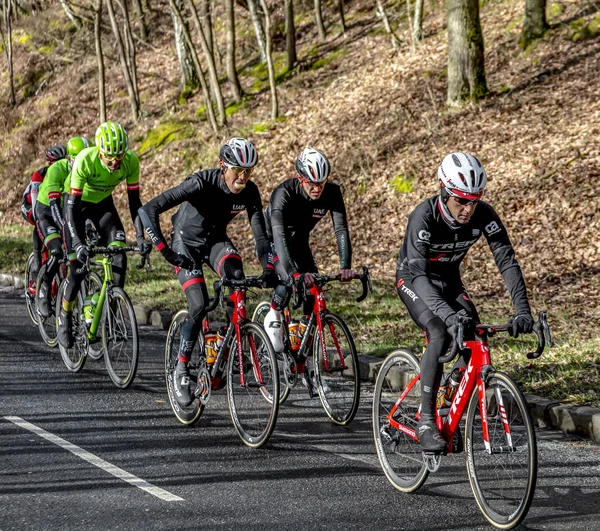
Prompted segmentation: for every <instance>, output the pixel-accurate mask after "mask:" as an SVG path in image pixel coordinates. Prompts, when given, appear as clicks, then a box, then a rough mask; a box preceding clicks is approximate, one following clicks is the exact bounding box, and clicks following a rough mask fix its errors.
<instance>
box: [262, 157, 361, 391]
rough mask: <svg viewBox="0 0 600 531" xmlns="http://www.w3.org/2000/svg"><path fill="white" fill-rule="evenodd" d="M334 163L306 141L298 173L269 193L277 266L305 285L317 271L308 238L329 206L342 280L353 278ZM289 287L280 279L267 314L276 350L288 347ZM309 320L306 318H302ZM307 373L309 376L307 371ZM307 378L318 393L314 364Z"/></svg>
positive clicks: (284, 277)
mask: <svg viewBox="0 0 600 531" xmlns="http://www.w3.org/2000/svg"><path fill="white" fill-rule="evenodd" d="M329 173H330V165H329V161H328V160H327V157H325V155H324V154H323V153H321V152H320V151H318V150H316V149H313V148H310V147H307V148H306V149H305V150H304V151H303V152H302V153H300V155H298V157H297V159H296V177H295V178H292V179H288V180H286V181H284V182H283V183H281V184H280V185H279V186H277V188H275V190H274V191H273V194H272V195H271V200H270V202H269V206H268V208H267V210H266V212H265V218H266V220H267V231H268V233H269V237H270V238H271V239H272V242H273V251H274V253H273V255H274V264H275V270H276V271H277V274H278V275H279V277H280V278H281V279H282V280H284V281H287V280H288V279H289V277H292V278H294V279H295V280H296V279H298V277H300V275H301V274H304V282H305V284H306V285H307V286H309V287H310V286H311V285H312V283H313V280H314V278H313V274H314V273H317V272H318V268H317V265H316V264H315V261H314V258H313V255H312V252H311V249H310V244H309V239H310V232H311V231H312V229H313V228H314V227H315V225H316V224H317V223H318V222H319V221H321V219H323V218H324V217H325V216H326V214H327V212H330V214H331V218H332V220H333V227H334V230H335V235H336V239H337V244H338V252H339V258H340V275H341V280H342V281H343V282H346V281H348V280H352V277H353V275H354V273H353V272H352V270H351V268H352V245H351V243H350V233H349V231H348V222H347V218H346V206H345V204H344V198H343V196H342V191H341V189H340V187H339V185H337V184H334V183H332V182H329V181H328V178H329ZM289 298H290V289H289V288H287V287H286V286H285V285H279V286H277V287H276V288H275V290H274V292H273V298H272V300H271V309H270V310H269V312H268V313H267V315H266V316H265V321H264V326H265V330H266V332H267V334H268V336H269V339H270V340H271V343H272V344H273V348H274V349H275V351H277V352H281V351H282V350H283V347H284V343H283V336H282V330H283V328H282V310H283V308H285V307H286V306H287V304H288V302H289ZM308 299H309V300H306V301H305V302H304V313H305V314H307V315H310V313H311V312H312V308H313V302H314V301H313V300H312V296H309V297H308ZM303 320H304V323H307V320H308V318H307V317H306V316H305V317H304V318H303ZM307 375H308V376H309V378H307V377H306V376H307ZM307 375H304V377H303V383H304V385H305V386H306V387H308V389H309V391H311V394H313V395H316V392H314V386H313V383H312V379H311V378H310V377H311V376H312V375H311V370H310V367H309V368H308V369H307Z"/></svg>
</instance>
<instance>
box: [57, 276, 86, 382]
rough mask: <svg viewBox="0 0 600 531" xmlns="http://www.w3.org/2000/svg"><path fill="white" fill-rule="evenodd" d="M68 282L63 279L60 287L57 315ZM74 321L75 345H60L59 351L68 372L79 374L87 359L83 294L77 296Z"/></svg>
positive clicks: (73, 314) (73, 315)
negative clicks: (65, 346)
mask: <svg viewBox="0 0 600 531" xmlns="http://www.w3.org/2000/svg"><path fill="white" fill-rule="evenodd" d="M66 281H67V279H63V280H62V282H61V283H60V286H59V287H58V293H57V295H56V309H55V314H56V315H58V314H59V313H60V309H61V306H62V298H63V295H62V294H63V292H64V290H65V285H66ZM72 319H73V334H74V336H75V343H74V344H73V346H72V347H71V348H64V347H63V346H62V345H61V344H60V343H58V350H59V351H60V357H61V358H62V361H63V363H64V365H65V367H66V368H67V370H69V371H70V372H79V371H81V369H83V366H84V365H85V360H86V358H87V328H86V326H85V321H84V320H83V297H82V296H81V293H78V294H77V299H76V303H75V306H74V307H73V313H72Z"/></svg>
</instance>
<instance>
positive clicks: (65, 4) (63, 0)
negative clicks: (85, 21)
mask: <svg viewBox="0 0 600 531" xmlns="http://www.w3.org/2000/svg"><path fill="white" fill-rule="evenodd" d="M58 1H59V3H60V5H61V6H62V8H63V10H64V12H65V14H66V15H67V17H68V19H69V20H70V21H71V22H72V23H73V24H74V26H75V27H76V28H77V29H81V19H80V18H79V17H78V16H77V15H76V14H75V13H73V10H72V9H71V6H70V5H69V3H68V2H67V0H58Z"/></svg>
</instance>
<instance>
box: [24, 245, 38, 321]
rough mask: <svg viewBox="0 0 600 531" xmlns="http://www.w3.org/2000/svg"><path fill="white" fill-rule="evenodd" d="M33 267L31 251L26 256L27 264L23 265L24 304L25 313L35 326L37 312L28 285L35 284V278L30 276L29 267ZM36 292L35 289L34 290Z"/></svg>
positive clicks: (33, 297) (33, 296)
mask: <svg viewBox="0 0 600 531" xmlns="http://www.w3.org/2000/svg"><path fill="white" fill-rule="evenodd" d="M32 267H33V253H31V254H30V255H29V256H28V257H27V264H26V265H25V304H26V306H27V313H28V314H29V318H30V319H31V321H32V322H33V324H34V325H35V326H38V313H37V308H36V306H35V295H34V294H33V293H29V286H30V285H31V284H32V281H33V285H35V286H37V280H36V279H34V278H32V277H33V275H32V273H31V268H32ZM36 292H37V290H36Z"/></svg>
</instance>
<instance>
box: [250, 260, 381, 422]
mask: <svg viewBox="0 0 600 531" xmlns="http://www.w3.org/2000/svg"><path fill="white" fill-rule="evenodd" d="M313 277H314V284H313V285H312V286H310V287H305V286H304V280H303V278H301V279H300V280H299V285H300V289H301V294H304V297H302V298H305V292H304V290H305V289H306V290H308V291H309V293H310V294H311V295H312V296H313V298H314V303H313V311H312V313H311V314H310V318H309V320H308V322H307V323H306V325H305V327H304V324H303V323H298V321H294V320H293V319H292V317H291V313H290V310H289V308H286V309H285V310H284V319H283V321H284V333H283V343H284V348H283V351H282V352H281V353H277V356H278V364H279V372H280V374H279V379H280V381H281V382H282V385H281V393H280V399H279V401H280V403H283V402H285V400H286V399H287V397H288V396H289V394H290V392H291V390H292V388H294V387H295V386H296V384H297V382H298V377H299V376H303V377H304V378H305V381H306V382H307V383H308V387H309V392H310V396H311V398H312V396H313V394H312V392H311V388H312V385H311V380H312V378H313V376H312V374H311V372H312V371H313V370H314V383H315V387H316V389H317V393H318V395H319V398H320V400H321V403H322V405H323V408H324V409H325V412H326V413H327V415H328V417H329V418H330V419H331V420H332V421H333V422H334V423H335V424H338V425H340V426H345V425H347V424H349V423H350V422H352V419H354V416H355V415H356V412H357V410H358V404H359V400H360V368H359V364H358V354H357V352H356V346H355V345H354V339H353V338H352V334H351V333H350V329H349V328H348V326H347V325H346V323H345V322H344V320H343V319H342V318H341V317H340V316H338V315H336V314H334V313H332V312H330V311H329V310H328V309H327V305H326V302H325V293H324V290H323V286H325V285H326V284H327V283H329V282H334V281H339V280H340V275H339V274H338V275H335V276H328V275H313ZM353 279H357V280H360V281H361V283H362V288H363V291H362V294H361V295H360V296H359V297H358V298H357V299H356V301H357V302H361V301H362V300H364V299H365V298H366V297H367V295H368V293H369V292H372V291H373V290H372V287H371V280H370V276H369V270H368V269H367V268H366V267H364V266H363V268H362V273H355V274H354V277H353ZM302 298H298V301H296V303H295V304H293V306H292V309H296V308H298V307H299V306H300V305H301V304H302ZM269 309H270V303H269V302H267V301H263V302H261V303H260V304H259V305H258V306H257V307H256V309H255V310H254V314H253V317H252V320H253V321H255V322H258V323H260V324H262V323H263V321H264V318H265V315H266V314H267V312H268V311H269ZM303 328H305V329H304V330H302V329H303ZM311 350H312V357H311Z"/></svg>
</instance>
